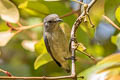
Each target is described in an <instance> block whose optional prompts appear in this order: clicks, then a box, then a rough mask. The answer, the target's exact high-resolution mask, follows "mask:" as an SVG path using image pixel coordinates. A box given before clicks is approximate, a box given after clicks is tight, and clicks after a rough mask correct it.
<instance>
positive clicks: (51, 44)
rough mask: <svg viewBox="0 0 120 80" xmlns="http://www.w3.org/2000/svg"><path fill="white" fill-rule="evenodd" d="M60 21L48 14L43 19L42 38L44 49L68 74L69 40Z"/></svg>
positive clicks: (55, 15)
mask: <svg viewBox="0 0 120 80" xmlns="http://www.w3.org/2000/svg"><path fill="white" fill-rule="evenodd" d="M60 22H62V19H60V18H59V16H58V15H57V14H50V15H48V16H47V17H45V18H44V31H43V37H44V42H45V46H46V49H47V51H48V53H49V54H50V55H51V57H52V59H53V60H54V61H55V62H56V64H57V65H58V66H60V67H62V68H63V69H64V70H66V71H67V72H68V73H69V72H70V65H69V61H68V59H69V58H70V57H71V53H70V51H69V40H68V39H67V37H66V35H65V33H64V31H63V30H62V29H61V27H60V25H59V24H60Z"/></svg>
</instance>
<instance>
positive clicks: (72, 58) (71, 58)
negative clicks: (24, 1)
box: [65, 56, 76, 61]
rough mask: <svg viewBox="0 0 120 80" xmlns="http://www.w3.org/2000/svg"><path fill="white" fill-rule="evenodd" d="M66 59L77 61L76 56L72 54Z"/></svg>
mask: <svg viewBox="0 0 120 80" xmlns="http://www.w3.org/2000/svg"><path fill="white" fill-rule="evenodd" d="M65 60H75V61H76V58H75V57H74V56H71V57H68V58H65Z"/></svg>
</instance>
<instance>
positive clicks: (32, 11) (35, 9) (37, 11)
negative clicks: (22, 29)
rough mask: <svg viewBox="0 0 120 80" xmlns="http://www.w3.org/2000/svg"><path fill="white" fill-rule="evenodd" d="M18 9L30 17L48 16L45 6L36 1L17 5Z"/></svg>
mask: <svg viewBox="0 0 120 80" xmlns="http://www.w3.org/2000/svg"><path fill="white" fill-rule="evenodd" d="M19 8H20V9H21V11H22V12H24V13H27V14H29V15H32V16H37V17H42V18H43V17H45V16H46V15H48V14H49V10H48V8H47V6H46V5H44V4H42V3H40V2H38V1H29V2H28V1H26V2H24V3H21V4H19Z"/></svg>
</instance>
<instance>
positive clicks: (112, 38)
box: [111, 36, 117, 45]
mask: <svg viewBox="0 0 120 80" xmlns="http://www.w3.org/2000/svg"><path fill="white" fill-rule="evenodd" d="M111 42H112V43H113V44H115V45H116V42H117V36H112V37H111Z"/></svg>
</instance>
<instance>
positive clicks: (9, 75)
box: [0, 69, 12, 77]
mask: <svg viewBox="0 0 120 80" xmlns="http://www.w3.org/2000/svg"><path fill="white" fill-rule="evenodd" d="M0 72H3V73H5V74H6V75H8V77H11V76H12V74H11V73H10V72H8V71H5V70H3V69H0Z"/></svg>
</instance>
